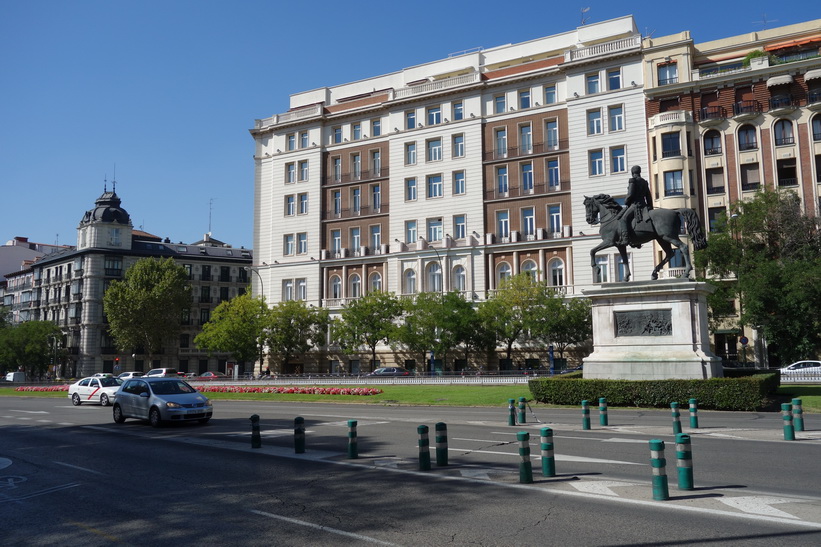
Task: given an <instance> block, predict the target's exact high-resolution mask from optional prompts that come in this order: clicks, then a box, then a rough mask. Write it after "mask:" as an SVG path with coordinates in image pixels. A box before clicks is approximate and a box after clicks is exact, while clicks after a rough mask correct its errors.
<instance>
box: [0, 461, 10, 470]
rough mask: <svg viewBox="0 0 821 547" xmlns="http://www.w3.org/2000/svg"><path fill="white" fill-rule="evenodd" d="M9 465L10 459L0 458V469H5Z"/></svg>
mask: <svg viewBox="0 0 821 547" xmlns="http://www.w3.org/2000/svg"><path fill="white" fill-rule="evenodd" d="M10 465H11V460H10V459H8V458H0V469H5V468H6V467H8V466H10Z"/></svg>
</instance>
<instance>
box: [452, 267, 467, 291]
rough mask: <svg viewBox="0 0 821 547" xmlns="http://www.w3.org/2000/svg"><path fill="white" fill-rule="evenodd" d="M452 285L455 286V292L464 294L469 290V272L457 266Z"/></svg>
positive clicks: (454, 269) (454, 270)
mask: <svg viewBox="0 0 821 547" xmlns="http://www.w3.org/2000/svg"><path fill="white" fill-rule="evenodd" d="M451 283H452V284H453V287H452V288H453V290H454V291H459V292H464V291H466V290H467V272H466V271H465V268H464V267H462V266H456V267H455V268H453V276H452V281H451Z"/></svg>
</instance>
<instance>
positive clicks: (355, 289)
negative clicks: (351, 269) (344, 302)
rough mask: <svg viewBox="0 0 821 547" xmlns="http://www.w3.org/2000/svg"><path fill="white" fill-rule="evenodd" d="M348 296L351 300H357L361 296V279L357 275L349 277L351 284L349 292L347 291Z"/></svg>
mask: <svg viewBox="0 0 821 547" xmlns="http://www.w3.org/2000/svg"><path fill="white" fill-rule="evenodd" d="M348 296H349V297H351V298H359V297H360V296H362V279H361V278H360V277H359V274H353V275H352V276H351V284H350V290H349V291H348Z"/></svg>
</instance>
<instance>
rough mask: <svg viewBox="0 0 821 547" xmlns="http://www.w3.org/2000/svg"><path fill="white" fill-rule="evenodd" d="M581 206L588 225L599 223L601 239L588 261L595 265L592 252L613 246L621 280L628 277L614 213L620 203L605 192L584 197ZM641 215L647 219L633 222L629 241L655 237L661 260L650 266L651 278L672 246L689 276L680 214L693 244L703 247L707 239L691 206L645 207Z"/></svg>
mask: <svg viewBox="0 0 821 547" xmlns="http://www.w3.org/2000/svg"><path fill="white" fill-rule="evenodd" d="M584 208H585V215H586V219H587V223H588V224H591V225H595V224H601V228H600V229H599V235H600V236H601V239H602V242H601V243H600V244H599V245H597V246H596V247H594V248H593V249H592V250H591V251H590V265H591V266H592V267H595V266H596V253H598V252H599V251H601V250H602V249H607V248H608V247H616V248H617V249H618V250H619V254H620V255H621V260H622V263H623V264H624V267H625V268H626V275H625V278H624V280H625V281H630V266H629V263H628V258H627V245H624V244H619V243H617V241H619V222H618V219H617V215H618V214H619V212H620V211H621V209H622V206H621V205H620V204H619V203H618V202H617V201H616V200H615V199H613V198H612V197H610V196H609V195H608V194H597V195H595V196H592V197H588V196H585V197H584ZM644 216H645V217H649V219H650V221H649V222H639V223H634V224H633V226H632V232H631V234H630V243H631V244H632V245H641V244H643V243H647V242H650V241H654V240H655V241H657V242H658V244H659V246H660V247H661V248H662V250H664V260H662V261H661V262H660V263H659V264H658V265H657V266H656V267H655V268H653V274H652V275H651V278H652V279H658V276H659V275H658V273H659V271H660V270H661V268H662V267H663V266H664V265H665V264H667V263H668V262H670V260H671V259H672V258H673V246H675V247H676V248H677V249H679V250H680V251H681V255H682V257H683V258H684V273H682V274H681V277H682V278H685V279H687V278H689V277H690V272H692V271H693V264H692V262H691V261H690V251H689V249H688V247H687V244H686V243H684V242H683V241H681V239H679V234H680V233H681V218H683V219H684V226H685V228H686V230H687V233H688V234H690V237H691V238H692V240H693V247H695V248H696V249H703V248H705V247H707V239H706V238H705V237H704V232H703V230H702V229H701V222H700V221H699V218H698V215H697V214H696V212H695V211H693V210H692V209H687V208H682V209H652V210H649V211H648V210H645V211H644Z"/></svg>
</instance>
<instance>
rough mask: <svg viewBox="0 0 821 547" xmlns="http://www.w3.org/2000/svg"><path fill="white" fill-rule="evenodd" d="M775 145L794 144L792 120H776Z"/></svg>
mask: <svg viewBox="0 0 821 547" xmlns="http://www.w3.org/2000/svg"><path fill="white" fill-rule="evenodd" d="M774 129H775V145H776V146H782V145H785V144H794V143H795V140H794V139H793V134H792V122H791V121H790V120H778V121H777V122H775V127H774Z"/></svg>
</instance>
